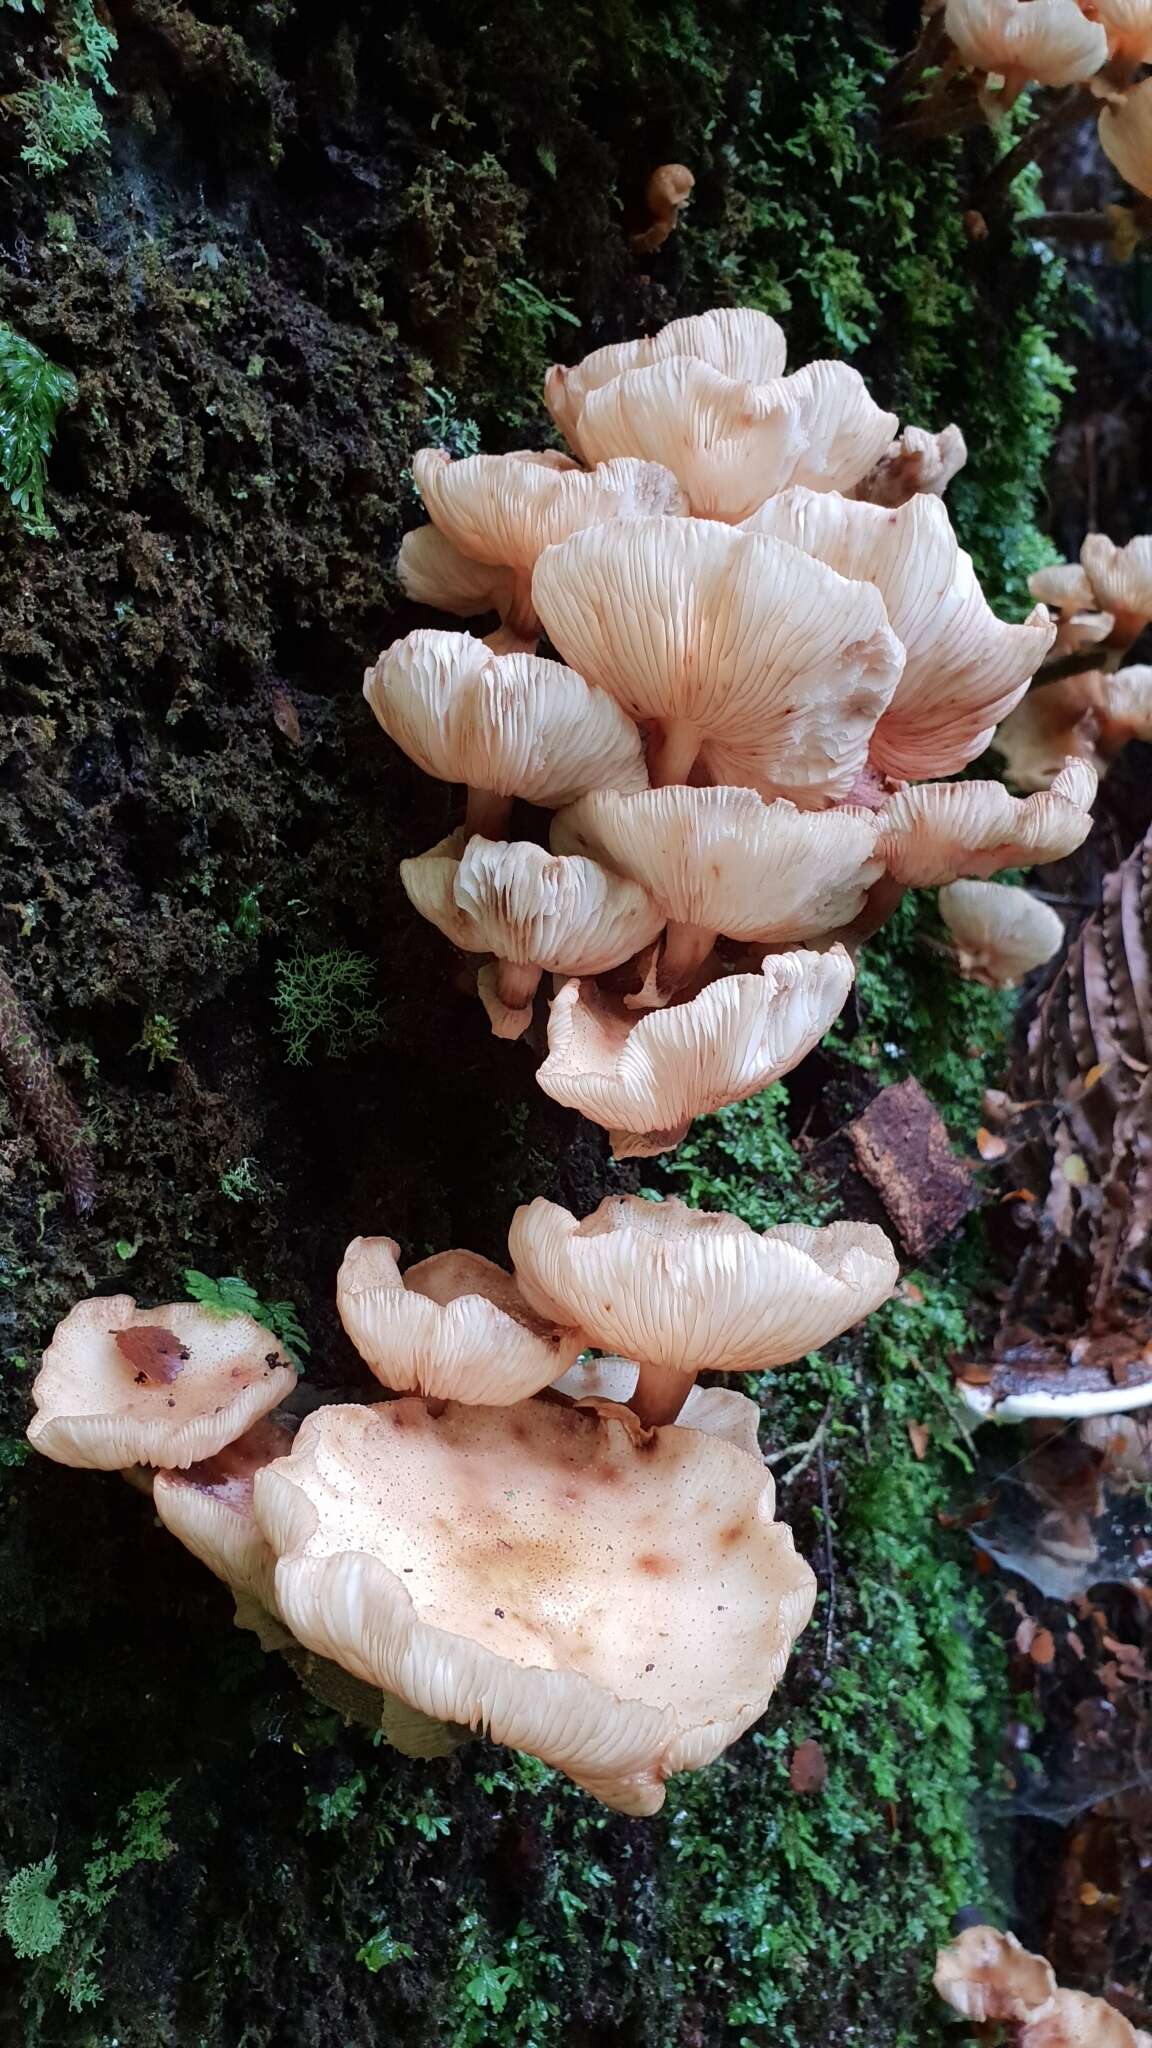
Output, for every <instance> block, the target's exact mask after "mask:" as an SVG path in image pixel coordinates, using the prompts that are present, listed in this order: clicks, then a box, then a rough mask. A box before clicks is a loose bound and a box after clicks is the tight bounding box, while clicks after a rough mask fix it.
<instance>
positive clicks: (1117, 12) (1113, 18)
mask: <svg viewBox="0 0 1152 2048" xmlns="http://www.w3.org/2000/svg"><path fill="white" fill-rule="evenodd" d="M1092 14H1093V18H1094V19H1095V20H1096V21H1099V22H1100V23H1102V25H1103V27H1104V30H1105V33H1106V35H1107V37H1108V49H1109V53H1110V54H1111V55H1112V56H1113V57H1120V58H1122V59H1124V60H1125V61H1126V62H1127V63H1129V64H1147V63H1149V62H1150V61H1152V0H1092Z"/></svg>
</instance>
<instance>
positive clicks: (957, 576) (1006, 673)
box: [747, 0, 1055, 780]
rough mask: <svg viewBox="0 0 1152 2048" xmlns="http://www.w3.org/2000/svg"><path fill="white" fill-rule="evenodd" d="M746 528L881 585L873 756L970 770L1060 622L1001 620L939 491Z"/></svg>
mask: <svg viewBox="0 0 1152 2048" xmlns="http://www.w3.org/2000/svg"><path fill="white" fill-rule="evenodd" d="M1032 4H1033V5H1035V4H1036V0H1032ZM747 530H749V531H751V532H754V533H766V534H770V535H771V536H772V537H773V538H774V539H776V540H781V541H789V542H791V543H792V544H793V546H795V547H801V548H803V549H804V551H805V553H806V554H810V555H814V556H815V557H816V558H817V559H818V560H819V561H822V562H827V564H828V566H829V567H830V568H832V569H836V570H838V571H839V573H840V575H842V576H847V577H850V578H853V579H855V580H857V581H860V582H865V583H871V584H874V585H875V587H876V589H877V590H878V591H879V592H880V595H881V597H882V598H883V599H884V606H885V609H886V611H887V613H888V619H889V623H890V624H891V627H892V631H893V632H894V633H895V634H896V636H897V638H898V639H899V640H900V641H901V642H902V643H903V646H904V650H905V655H906V659H905V663H904V671H903V674H902V675H901V677H900V680H899V682H898V683H897V685H896V691H895V694H894V696H893V698H892V701H891V703H890V704H889V705H888V707H887V709H886V711H885V712H884V713H883V715H882V717H881V719H880V721H879V724H878V725H877V727H876V730H875V732H874V734H873V736H872V743H871V747H870V749H869V758H870V760H871V761H872V764H873V766H874V767H876V768H878V769H879V770H880V771H881V772H882V773H883V774H886V775H889V776H891V777H892V778H893V779H897V780H904V779H910V780H914V779H915V778H917V777H920V776H927V775H954V774H956V773H957V772H958V771H959V770H960V769H961V768H965V767H967V765H968V763H969V761H973V760H975V758H976V756H977V755H978V754H981V753H983V751H984V749H985V747H986V746H987V745H988V742H989V740H990V739H991V738H992V734H993V731H994V730H995V727H996V723H997V720H998V719H1001V718H1003V717H1005V716H1006V714H1007V713H1008V712H1009V711H1010V710H1011V709H1012V706H1013V705H1014V704H1015V703H1017V702H1018V701H1019V699H1020V697H1021V695H1022V694H1023V692H1024V691H1025V690H1026V689H1027V687H1028V678H1029V677H1030V676H1031V675H1032V673H1033V671H1034V670H1035V669H1036V668H1038V667H1039V665H1040V663H1041V661H1042V660H1043V659H1044V656H1045V654H1046V653H1047V651H1048V649H1049V647H1050V646H1051V645H1052V640H1053V637H1054V630H1055V629H1054V628H1053V626H1052V624H1051V622H1050V621H1049V618H1048V615H1047V613H1046V612H1045V610H1044V608H1043V606H1042V605H1037V607H1036V609H1035V611H1034V612H1033V613H1032V615H1031V617H1030V618H1028V619H1027V620H1025V622H1024V624H1023V625H1022V626H1012V625H1007V624H1005V622H1004V621H1003V620H1002V619H998V618H997V617H996V615H995V613H994V612H993V611H992V610H991V609H990V607H989V605H988V603H987V600H986V599H985V596H984V593H983V591H982V590H981V588H980V585H979V583H978V582H977V580H976V573H975V570H974V569H973V567H972V561H971V557H970V556H968V555H966V554H965V553H964V552H963V550H962V548H961V547H960V545H959V543H958V541H957V539H956V536H955V534H954V533H953V531H952V528H951V525H950V524H949V520H948V514H947V512H946V511H945V509H944V506H943V503H942V502H941V500H940V499H939V498H933V497H926V496H923V495H922V496H919V497H915V498H910V499H909V500H908V502H907V504H905V505H900V506H898V507H897V508H896V509H895V510H888V509H886V508H885V507H883V506H879V505H866V504H862V503H860V502H859V501H858V500H852V499H849V498H842V497H838V496H836V495H835V494H833V493H817V492H814V491H800V490H790V491H784V492H782V493H781V495H780V496H779V497H777V498H773V499H771V500H770V501H769V503H768V504H767V505H764V506H762V507H761V509H760V511H759V512H757V513H755V514H754V516H753V517H752V518H751V519H750V520H748V522H747Z"/></svg>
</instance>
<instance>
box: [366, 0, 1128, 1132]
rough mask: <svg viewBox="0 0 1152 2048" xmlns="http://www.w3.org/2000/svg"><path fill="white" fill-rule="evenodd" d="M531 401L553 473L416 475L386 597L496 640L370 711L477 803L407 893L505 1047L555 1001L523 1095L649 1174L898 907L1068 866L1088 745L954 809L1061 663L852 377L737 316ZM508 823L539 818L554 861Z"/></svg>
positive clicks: (955, 462)
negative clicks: (1014, 716) (558, 446)
mask: <svg viewBox="0 0 1152 2048" xmlns="http://www.w3.org/2000/svg"><path fill="white" fill-rule="evenodd" d="M1033 4H1034V5H1038V4H1039V0H1033ZM545 400H546V404H547V407H548V410H549V412H550V413H551V415H552V419H553V421H554V423H555V425H556V427H557V428H559V430H560V431H561V432H562V433H563V435H564V436H565V438H566V440H567V442H568V444H569V447H570V448H571V449H572V451H573V453H572V455H570V456H566V455H561V454H559V453H557V452H546V453H545V454H543V455H524V454H513V455H503V456H499V455H477V456H471V457H468V458H466V459H464V460H462V461H457V462H453V461H452V460H451V459H450V458H449V457H448V456H447V455H445V454H443V453H442V452H441V451H439V450H435V449H425V450H423V451H422V452H421V453H420V454H419V455H417V457H416V459H415V462H414V465H413V467H414V474H415V476H416V480H417V483H418V485H419V488H420V490H421V493H422V495H423V498H424V502H425V505H426V507H427V510H428V512H429V514H430V515H431V524H430V525H427V526H424V527H422V528H420V529H419V530H417V531H416V532H415V533H412V534H409V535H408V536H407V538H406V539H405V541H404V544H403V547H402V549H401V554H400V562H399V573H400V577H401V581H402V582H403V584H404V586H405V588H406V590H407V591H408V593H409V595H410V596H412V597H414V598H417V599H419V600H420V601H422V602H424V603H426V604H429V605H432V606H434V607H436V609H438V610H439V611H441V612H449V613H453V614H456V615H458V616H463V617H471V618H472V619H473V621H474V622H477V623H478V624H481V623H482V615H483V614H484V613H486V612H492V611H495V612H496V613H497V614H498V615H499V619H500V625H499V627H498V628H497V629H496V631H495V632H494V633H492V634H490V635H489V637H488V639H487V640H484V639H480V638H476V637H473V636H472V635H471V634H469V633H467V632H460V631H456V632H445V631H439V630H435V629H427V628H423V629H418V630H417V631H415V632H412V633H410V634H409V635H408V636H407V637H406V638H405V639H403V640H400V641H398V642H396V643H395V644H394V645H393V646H391V647H389V648H387V649H386V650H385V651H384V652H383V653H382V654H381V655H380V657H379V659H378V660H377V661H376V663H375V665H374V666H373V667H372V668H371V669H370V670H369V671H368V673H367V675H366V677H365V682H364V691H365V695H366V697H367V699H368V702H369V704H370V705H371V708H372V710H373V712H374V713H375V715H376V717H377V719H378V720H379V722H380V724H381V725H382V726H383V727H384V729H385V731H386V732H387V733H388V734H389V735H390V737H391V738H392V739H393V740H395V741H396V742H397V744H398V745H399V746H401V747H402V748H403V749H404V751H405V752H406V753H408V754H409V755H410V756H411V758H412V759H414V760H415V761H417V762H418V763H419V765H420V766H421V767H422V768H423V769H425V770H426V771H427V772H428V773H429V774H432V775H435V776H437V777H439V778H440V779H441V780H443V781H446V782H451V783H455V784H458V785H463V786H464V787H465V788H466V790H467V802H466V808H465V815H464V821H463V824H462V825H461V826H460V827H459V828H458V829H457V830H455V831H453V832H452V833H450V834H449V836H448V837H447V838H445V839H443V840H441V841H440V843H439V844H438V845H436V846H434V847H432V848H431V849H430V851H429V852H427V853H423V854H417V855H415V856H414V857H413V858H411V859H409V860H406V861H405V862H404V863H403V865H402V868H401V879H402V881H403V885H404V888H405V889H406V891H407V893H408V895H409V897H410V899H411V901H412V903H413V904H414V906H415V907H416V909H417V910H419V911H420V912H421V914H422V915H423V916H425V917H427V918H429V919H430V920H431V921H432V922H433V923H435V924H436V925H437V926H438V927H439V929H440V930H441V931H442V932H444V933H445V935H446V936H447V937H448V938H449V939H450V940H451V941H452V943H453V944H454V945H455V946H457V947H458V948H459V949H460V950H461V951H462V952H464V953H466V954H469V955H472V956H474V957H477V958H478V959H479V961H480V965H479V968H478V973H477V987H478V993H479V995H480V997H481V999H482V1001H483V1003H484V1005H485V1008H486V1010H487V1012H488V1015H489V1018H490V1020H491V1023H492V1028H493V1030H494V1031H495V1032H496V1033H498V1034H499V1035H500V1036H502V1037H510V1038H515V1037H520V1036H521V1035H523V1034H524V1033H525V1032H526V1031H527V1030H528V1029H529V1028H530V1026H531V1024H532V1022H533V1005H534V1000H535V997H536V992H537V990H538V988H539V987H540V984H541V982H542V981H543V980H544V977H546V976H550V977H552V978H553V982H552V1001H551V1010H550V1016H549V1020H548V1026H547V1041H548V1050H547V1057H546V1058H545V1059H544V1061H543V1063H542V1065H541V1066H540V1069H539V1073H538V1080H539V1083H540V1086H541V1087H542V1088H543V1089H545V1091H546V1092H547V1093H548V1094H550V1095H552V1096H553V1097H554V1098H555V1099H556V1100H558V1101H560V1102H563V1103H566V1104H568V1105H570V1106H572V1107H575V1108H578V1109H579V1110H580V1111H581V1112H582V1113H583V1114H584V1115H585V1116H587V1117H589V1118H590V1119H591V1120H592V1121H594V1122H596V1123H599V1124H601V1125H602V1126H604V1127H605V1128H606V1129H607V1130H608V1131H609V1132H610V1133H611V1138H612V1146H613V1150H614V1152H615V1154H616V1156H617V1157H624V1156H628V1155H645V1154H651V1153H655V1152H659V1151H663V1150H665V1149H667V1148H668V1147H669V1146H671V1145H674V1144H675V1143H677V1142H678V1140H679V1138H680V1137H682V1136H683V1134H684V1132H685V1131H686V1130H687V1128H688V1125H689V1124H690V1122H691V1120H692V1118H693V1117H695V1116H698V1115H701V1114H702V1113H705V1112H708V1111H711V1110H714V1109H717V1108H719V1107H721V1106H722V1105H724V1104H726V1103H731V1102H736V1101H739V1100H741V1099H742V1098H744V1097H746V1096H748V1095H751V1094H753V1093H756V1092H758V1091H759V1090H760V1089H762V1088H764V1087H765V1086H767V1085H768V1084H769V1083H770V1082H771V1081H774V1080H775V1079H777V1078H778V1077H779V1076H781V1075H783V1074H785V1073H787V1072H788V1070H789V1069H790V1068H791V1067H793V1066H794V1065H795V1064H796V1063H797V1061H798V1060H800V1059H801V1058H803V1056H804V1055H805V1054H806V1053H807V1052H808V1051H809V1050H810V1049H811V1048H812V1046H814V1045H815V1044H816V1043H817V1042H818V1041H819V1039H820V1038H821V1037H822V1036H823V1034H824V1033H825V1032H826V1031H827V1030H828V1028H829V1026H830V1025H831V1023H832V1022H833V1020H834V1019H835V1017H836V1015H837V1013H838V1012H839V1010H840V1009H841V1007H842V1006H843V1004H844V1002H845V1000H846V998H847V995H848V992H849V989H850V987H851V983H852V979H853V964H852V955H853V953H854V950H855V948H856V947H857V946H858V945H859V944H860V943H861V941H862V940H863V939H864V938H866V937H867V936H868V935H869V934H870V933H871V932H873V931H874V930H875V929H876V928H877V926H878V925H879V924H880V923H882V922H883V920H884V918H885V917H886V916H887V915H889V914H890V913H891V911H892V910H893V909H894V908H895V907H896V905H897V903H898V902H899V899H900V896H901V895H902V893H903V891H904V890H905V889H906V888H909V887H929V886H937V885H940V884H949V883H954V882H957V881H959V880H961V879H962V878H976V879H980V880H983V879H986V878H987V877H988V876H990V875H992V874H994V873H996V872H997V870H999V869H1003V868H1006V867H1015V866H1019V865H1022V864H1031V863H1035V862H1042V861H1046V860H1053V859H1056V858H1059V857H1061V856H1062V855H1065V854H1067V853H1069V852H1071V851H1072V850H1073V849H1074V848H1075V847H1076V846H1077V845H1079V843H1080V841H1081V840H1082V839H1083V838H1084V837H1085V835H1086V833H1087V831H1088V829H1089V807H1090V805H1091V802H1092V798H1093V794H1094V791H1095V786H1096V774H1095V769H1094V767H1093V765H1092V763H1091V762H1090V761H1089V760H1087V759H1085V758H1084V750H1083V748H1082V747H1080V746H1078V745H1077V746H1070V747H1069V750H1068V751H1069V757H1070V758H1069V760H1068V762H1067V764H1063V763H1062V764H1061V767H1060V772H1059V773H1058V774H1057V775H1056V776H1055V777H1054V778H1053V779H1052V783H1051V787H1050V788H1049V787H1047V786H1046V787H1045V789H1044V790H1043V791H1041V792H1037V793H1035V794H1033V795H1030V796H1029V797H1028V798H1027V799H1026V800H1024V801H1018V800H1016V799H1014V798H1012V797H1010V796H1009V795H1008V794H1007V793H1006V791H1005V790H1004V789H1003V788H1002V787H1001V785H1000V784H999V783H995V782H981V781H941V780H939V779H938V778H940V777H944V776H958V775H961V774H962V773H963V771H964V770H965V769H966V768H967V767H968V765H969V764H970V763H971V762H972V761H974V760H975V759H976V757H977V756H978V755H979V754H980V753H981V752H982V751H983V750H984V748H985V747H986V746H987V745H988V743H989V741H990V740H991V738H992V735H993V733H994V731H995V730H996V728H997V726H998V725H1000V724H1001V722H1002V721H1003V720H1004V719H1005V718H1006V717H1007V716H1008V715H1009V714H1010V713H1011V712H1012V711H1013V710H1014V708H1015V706H1016V705H1017V704H1018V703H1019V702H1020V699H1021V697H1022V696H1023V693H1024V691H1025V690H1026V689H1027V687H1028V682H1029V679H1030V677H1031V676H1032V674H1033V673H1034V671H1035V670H1036V669H1037V667H1038V666H1039V664H1040V663H1041V661H1042V660H1043V658H1044V656H1045V654H1046V653H1047V652H1048V649H1049V648H1050V646H1051V645H1052V642H1053V640H1054V638H1055V635H1056V626H1055V624H1054V623H1053V622H1052V620H1051V619H1050V618H1049V615H1048V612H1047V610H1046V608H1045V606H1044V605H1043V604H1038V605H1037V607H1036V609H1035V610H1034V611H1033V612H1032V614H1031V615H1030V617H1029V618H1027V619H1026V620H1025V621H1024V622H1023V623H1021V624H1010V623H1007V622H1005V621H1003V620H1001V619H999V618H997V617H996V616H995V614H994V613H993V612H992V611H991V609H990V608H989V606H988V604H987V602H986V600H985V598H984V595H983V592H982V591H981V589H980V585H979V583H978V581H977V578H976V576H975V573H974V571H973V567H972V563H971V561H970V560H969V557H968V556H967V555H966V554H965V553H964V552H963V550H962V549H961V548H960V546H959V544H958V542H957V540H956V536H955V534H954V533H953V531H952V527H951V524H950V521H949V518H948V514H947V512H946V510H945V507H944V503H943V499H942V496H941V493H942V492H943V490H944V488H945V485H946V484H947V482H948V480H949V478H950V477H951V475H953V474H954V472H955V470H956V469H957V468H959V467H960V465H961V463H962V462H963V461H964V459H965V449H964V443H963V438H962V436H961V435H960V433H959V430H958V429H957V428H955V427H948V428H946V429H945V430H944V431H943V433H941V434H939V435H934V434H930V433H928V432H927V431H926V430H924V429H918V428H915V427H908V428H906V429H905V430H904V433H903V435H898V434H897V426H898V422H897V420H896V418H895V416H894V415H893V414H891V413H888V412H885V411H884V410H883V409H882V408H881V407H880V406H878V405H876V404H875V403H874V401H873V399H872V398H871V396H870V394H869V392H868V390H867V387H866V385H865V384H864V381H863V379H862V378H861V377H860V375H859V374H858V373H857V372H856V371H855V370H853V369H851V368H849V367H848V366H847V365H846V364H844V363H840V362H815V363H809V364H807V365H806V366H805V367H804V368H802V369H798V370H794V371H792V372H791V373H786V371H785V341H784V336H783V333H782V332H781V330H780V328H779V327H778V326H777V324H776V322H775V321H774V320H772V319H770V318H769V317H768V316H767V315H766V314H764V313H759V312H755V311H752V310H749V309H746V308H745V309H734V310H722V311H716V312H711V313H705V314H702V315H699V316H697V317H694V318H690V319H684V320H677V321H673V322H672V324H671V325H670V326H668V327H665V328H664V329H663V330H662V331H661V332H660V333H658V334H656V335H654V336H652V337H650V338H647V339H644V340H641V341H635V342H626V343H619V344H614V345H612V346H610V347H607V348H602V349H598V350H596V351H595V352H594V353H593V354H592V355H590V356H587V357H585V359H584V360H583V361H582V362H580V363H578V364H576V365H575V366H574V367H572V368H564V367H560V366H557V367H556V368H554V369H552V370H551V371H550V372H549V373H548V377H547V379H546V383H545ZM545 635H546V636H547V643H548V648H549V649H550V650H555V653H552V652H550V651H545V652H542V651H541V640H542V639H543V637H544V636H545ZM510 649H512V650H513V651H508V650H510ZM501 650H503V651H501ZM556 656H558V657H559V658H558V659H557V658H556ZM517 799H523V800H524V802H525V803H527V804H531V805H534V806H538V807H543V808H545V809H547V810H550V811H552V812H553V813H554V816H553V818H552V821H551V827H550V830H549V836H548V845H547V847H546V848H545V847H544V846H543V845H541V844H539V843H538V842H537V840H536V839H534V838H530V837H526V836H519V833H520V832H521V831H522V830H523V829H524V824H526V823H527V822H528V821H523V824H522V821H521V819H520V818H519V817H516V816H514V811H513V806H514V804H515V801H516V800H517ZM514 831H515V832H517V834H518V836H515V837H513V836H510V835H511V834H512V833H513V832H514ZM1036 936H1037V928H1036V926H1035V921H1034V922H1033V930H1032V939H1033V944H1034V942H1035V938H1036Z"/></svg>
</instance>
